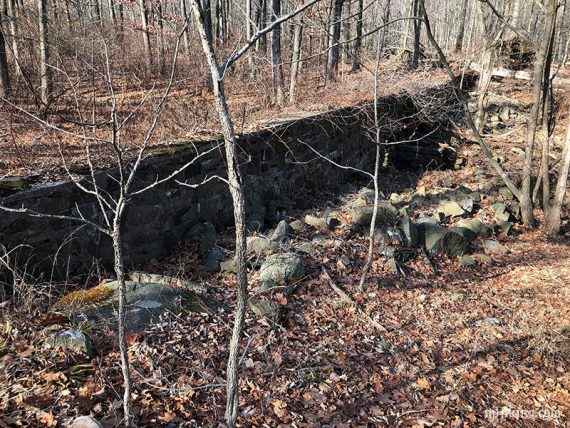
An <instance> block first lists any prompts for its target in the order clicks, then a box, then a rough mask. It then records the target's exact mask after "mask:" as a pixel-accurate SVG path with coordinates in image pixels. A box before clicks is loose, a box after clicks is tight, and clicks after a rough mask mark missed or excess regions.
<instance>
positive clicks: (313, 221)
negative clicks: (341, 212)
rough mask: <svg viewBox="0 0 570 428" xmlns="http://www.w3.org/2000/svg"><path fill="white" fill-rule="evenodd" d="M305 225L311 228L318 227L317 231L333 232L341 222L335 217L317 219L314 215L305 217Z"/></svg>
mask: <svg viewBox="0 0 570 428" xmlns="http://www.w3.org/2000/svg"><path fill="white" fill-rule="evenodd" d="M305 223H307V224H308V225H309V226H313V227H316V228H317V229H322V230H332V229H334V228H335V227H337V226H338V225H340V221H338V220H337V219H336V218H335V217H331V216H327V217H325V218H320V217H315V216H312V215H307V216H305Z"/></svg>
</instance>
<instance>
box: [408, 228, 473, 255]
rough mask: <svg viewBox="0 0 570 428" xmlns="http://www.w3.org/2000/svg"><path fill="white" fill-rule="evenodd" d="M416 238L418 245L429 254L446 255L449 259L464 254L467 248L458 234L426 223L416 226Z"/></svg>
mask: <svg viewBox="0 0 570 428" xmlns="http://www.w3.org/2000/svg"><path fill="white" fill-rule="evenodd" d="M418 238H419V242H420V244H421V245H424V246H425V248H426V249H427V250H428V251H429V252H431V253H442V254H447V255H448V256H450V257H456V256H460V255H462V254H464V253H465V252H466V251H467V248H468V246H469V243H468V242H467V240H466V239H465V238H464V237H463V236H461V235H460V234H458V233H455V232H453V231H451V230H449V229H446V228H445V227H442V226H438V225H433V224H428V223H421V224H419V225H418Z"/></svg>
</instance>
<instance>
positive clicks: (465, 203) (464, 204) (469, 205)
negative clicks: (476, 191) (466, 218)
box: [459, 198, 475, 214]
mask: <svg viewBox="0 0 570 428" xmlns="http://www.w3.org/2000/svg"><path fill="white" fill-rule="evenodd" d="M459 205H460V206H461V208H463V210H464V211H465V212H466V213H468V214H471V213H472V212H473V208H474V207H475V201H474V200H473V198H465V199H462V200H460V201H459Z"/></svg>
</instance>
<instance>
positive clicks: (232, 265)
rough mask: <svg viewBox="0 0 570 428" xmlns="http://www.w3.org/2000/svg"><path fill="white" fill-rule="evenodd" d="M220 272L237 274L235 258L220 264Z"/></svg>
mask: <svg viewBox="0 0 570 428" xmlns="http://www.w3.org/2000/svg"><path fill="white" fill-rule="evenodd" d="M220 270H221V271H222V272H230V273H237V261H236V259H235V257H234V258H232V259H230V260H226V261H225V262H222V263H220Z"/></svg>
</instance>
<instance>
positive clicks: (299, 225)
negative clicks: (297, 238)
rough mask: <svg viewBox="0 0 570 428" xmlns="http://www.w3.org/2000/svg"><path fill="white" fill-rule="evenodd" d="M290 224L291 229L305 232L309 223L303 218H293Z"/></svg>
mask: <svg viewBox="0 0 570 428" xmlns="http://www.w3.org/2000/svg"><path fill="white" fill-rule="evenodd" d="M289 226H291V229H293V231H294V232H296V233H303V232H304V231H306V230H307V224H306V223H305V222H304V221H301V220H293V221H292V222H291V223H289Z"/></svg>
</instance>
